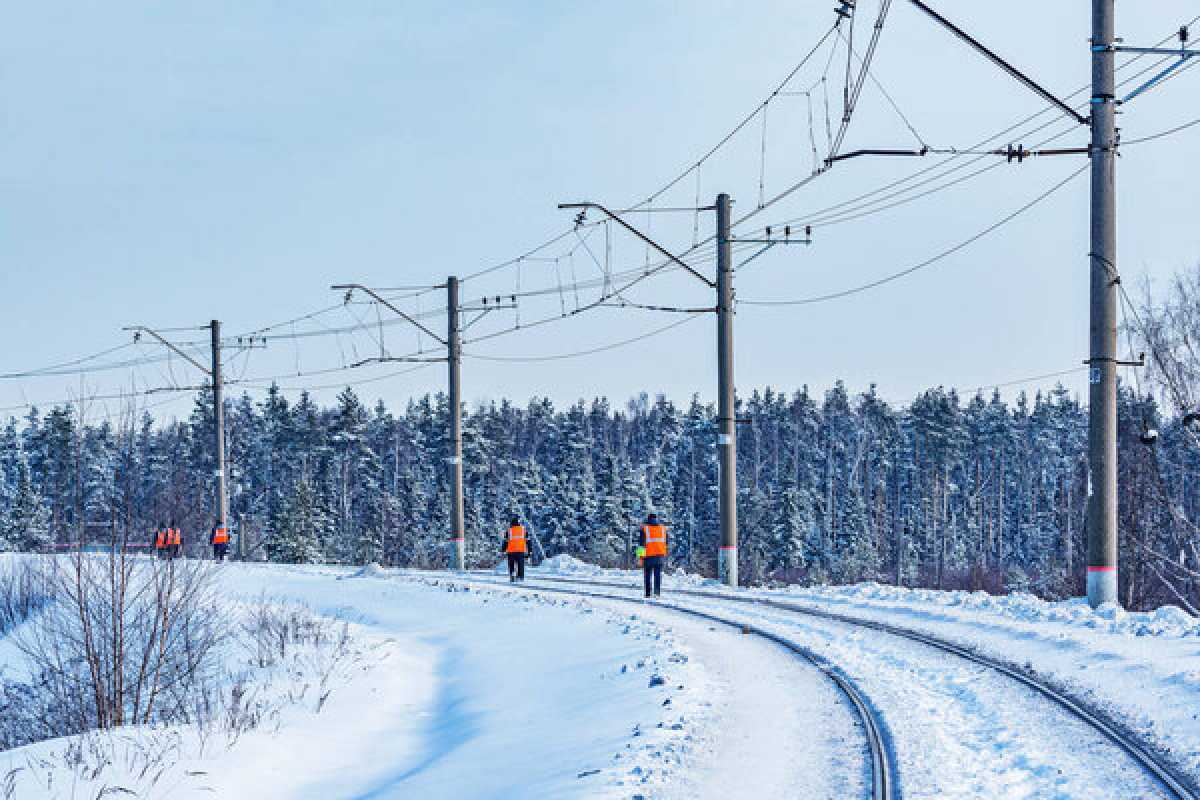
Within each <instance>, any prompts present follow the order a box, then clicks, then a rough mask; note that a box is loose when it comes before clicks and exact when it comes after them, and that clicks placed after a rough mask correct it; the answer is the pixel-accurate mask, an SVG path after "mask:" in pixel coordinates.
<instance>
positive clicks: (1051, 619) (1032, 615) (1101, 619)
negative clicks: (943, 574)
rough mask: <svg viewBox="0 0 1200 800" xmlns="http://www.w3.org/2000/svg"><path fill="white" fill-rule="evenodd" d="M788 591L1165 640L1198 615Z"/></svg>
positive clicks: (1170, 609)
mask: <svg viewBox="0 0 1200 800" xmlns="http://www.w3.org/2000/svg"><path fill="white" fill-rule="evenodd" d="M785 593H786V594H788V595H792V596H796V597H802V598H806V599H812V600H818V601H822V602H829V603H835V602H836V603H846V604H850V605H856V606H871V607H876V608H893V609H896V610H898V611H904V612H907V613H914V612H918V611H919V612H920V613H924V614H927V615H932V614H941V615H943V616H945V617H946V618H958V619H965V618H967V617H971V616H974V617H977V618H978V617H979V616H981V615H983V616H987V617H990V618H993V619H992V622H994V623H996V624H1003V622H1005V621H1011V622H1018V623H1025V624H1033V625H1037V624H1041V623H1049V624H1053V625H1066V626H1072V627H1079V628H1086V629H1087V630H1089V631H1095V632H1099V633H1108V634H1113V635H1124V636H1139V637H1145V636H1156V637H1163V638H1168V639H1178V638H1185V637H1200V618H1197V617H1193V616H1191V615H1190V614H1188V613H1187V612H1186V611H1184V610H1183V609H1181V608H1178V607H1176V606H1163V607H1162V608H1159V609H1156V610H1155V611H1147V612H1129V611H1124V610H1122V609H1121V608H1119V607H1118V606H1116V605H1112V604H1107V605H1103V606H1101V607H1100V608H1097V609H1095V610H1093V609H1092V608H1091V607H1090V606H1088V604H1087V601H1086V600H1084V599H1083V598H1073V599H1070V600H1060V601H1048V600H1042V599H1040V598H1038V597H1034V596H1033V595H1030V594H1026V593H1024V592H1018V593H1015V594H1010V595H1004V596H995V595H990V594H987V593H986V592H963V591H937V590H933V589H904V588H897V587H895V586H886V585H883V584H878V583H860V584H854V585H851V586H836V587H821V588H808V589H788V590H785Z"/></svg>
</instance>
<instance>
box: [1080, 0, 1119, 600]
mask: <svg viewBox="0 0 1200 800" xmlns="http://www.w3.org/2000/svg"><path fill="white" fill-rule="evenodd" d="M1115 15H1116V14H1115V2H1114V0H1092V102H1091V111H1092V113H1091V132H1092V139H1091V147H1090V149H1089V155H1090V157H1091V160H1092V165H1091V166H1092V170H1091V172H1092V174H1091V183H1092V199H1091V252H1090V254H1089V256H1090V259H1091V313H1090V329H1089V337H1088V341H1089V358H1088V364H1089V367H1090V369H1089V370H1088V384H1089V386H1088V388H1089V392H1088V394H1089V396H1088V568H1087V596H1088V604H1089V605H1091V606H1092V608H1095V607H1096V606H1098V605H1100V604H1101V603H1115V602H1117V601H1118V597H1117V285H1118V282H1119V277H1118V272H1117V266H1116V261H1117V207H1116V173H1117V159H1116V155H1117V154H1116V104H1117V98H1116V72H1115V60H1116V52H1115V51H1114V49H1113V45H1114V41H1113V39H1114V36H1115V30H1114V29H1115V19H1114V18H1115Z"/></svg>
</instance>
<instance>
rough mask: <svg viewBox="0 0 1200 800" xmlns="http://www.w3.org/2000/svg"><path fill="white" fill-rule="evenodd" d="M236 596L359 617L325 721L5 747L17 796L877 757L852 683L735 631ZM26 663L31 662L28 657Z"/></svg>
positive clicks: (560, 608)
mask: <svg viewBox="0 0 1200 800" xmlns="http://www.w3.org/2000/svg"><path fill="white" fill-rule="evenodd" d="M221 586H222V594H223V595H224V596H226V597H228V598H229V599H230V600H233V601H239V600H244V601H248V602H249V601H255V600H256V599H258V598H260V597H261V596H262V595H263V593H264V592H265V593H266V595H267V596H269V597H270V598H272V599H273V602H299V603H304V604H306V605H307V606H308V607H309V608H311V609H313V610H314V611H315V612H316V613H318V614H322V615H328V616H331V617H336V618H339V619H348V620H352V621H353V623H354V626H353V632H354V636H355V640H356V642H357V645H356V646H357V648H358V649H359V651H360V652H361V653H362V654H364V657H363V658H359V659H356V660H355V661H354V662H353V665H352V667H350V668H347V669H344V670H342V671H341V672H340V673H339V675H338V676H337V677H336V679H334V680H332V681H331V682H330V691H329V693H328V696H327V697H326V698H325V699H324V700H323V702H321V703H320V708H319V710H318V708H317V706H318V704H317V702H316V700H315V698H316V693H315V692H311V690H310V694H309V697H308V701H307V702H300V703H296V704H292V705H288V706H286V708H285V709H284V710H283V711H282V712H280V713H279V714H278V715H277V718H276V719H273V720H272V722H271V724H268V725H263V726H260V727H259V728H258V729H256V730H252V731H249V732H247V733H245V734H243V735H241V736H240V737H239V738H238V740H237V741H236V742H233V743H230V742H226V741H222V740H221V739H220V737H219V736H214V735H213V734H212V733H211V732H207V733H205V732H200V731H196V730H191V729H187V728H179V729H172V730H146V729H138V728H127V729H123V730H121V731H120V732H118V733H115V734H103V735H99V734H97V735H91V736H86V737H68V738H65V739H58V740H52V741H48V742H41V743H38V744H35V745H31V746H28V747H23V748H18V749H15V750H11V751H9V752H6V753H0V777H2V776H3V775H4V774H6V773H9V772H10V770H17V772H15V773H13V774H14V787H15V788H14V789H13V791H11V792H10V793H9V796H11V797H18V798H27V797H28V798H40V797H46V798H60V797H61V798H93V797H96V796H97V794H98V793H99V792H101V791H103V790H104V789H106V788H107V789H108V790H110V791H113V790H116V789H124V790H129V791H133V792H135V795H134V796H138V797H145V798H171V799H172V800H173V799H174V798H193V797H195V798H198V797H228V798H242V797H253V798H256V800H266V799H267V798H314V800H315V799H316V798H322V799H324V798H343V797H345V798H389V797H421V798H459V797H468V798H476V797H478V798H491V797H495V798H502V797H503V798H524V797H529V798H543V797H544V798H569V797H614V798H615V797H621V798H629V797H635V796H639V795H640V796H643V797H647V798H648V797H679V798H684V797H687V798H691V797H730V796H736V795H737V794H738V790H739V789H741V788H745V787H747V786H757V787H759V788H761V790H762V794H761V795H760V796H764V797H773V796H780V795H783V794H787V795H796V794H797V793H799V794H801V795H802V796H806V797H814V798H821V797H828V798H835V797H846V796H855V795H856V794H858V793H859V788H858V787H859V786H860V784H861V781H862V769H863V764H862V756H861V753H860V752H859V749H860V747H861V745H860V743H859V741H858V736H857V734H856V733H855V731H854V728H853V724H854V723H853V720H852V719H851V718H850V716H849V713H848V712H847V711H846V710H845V709H844V708H842V706H841V705H840V704H839V702H838V699H837V697H836V696H835V694H834V693H833V691H832V690H831V689H830V688H829V687H828V686H827V685H826V684H825V683H824V680H823V679H822V678H820V677H819V673H817V672H816V670H814V669H812V668H811V667H808V666H806V665H805V664H803V663H802V662H800V661H797V660H796V659H794V658H792V657H790V656H789V655H788V654H786V652H785V651H783V650H781V649H780V648H777V647H774V646H771V645H768V644H765V643H763V642H760V641H757V640H754V639H752V638H750V637H744V636H740V635H739V634H738V633H737V632H736V631H731V630H727V629H723V628H719V627H717V626H711V625H707V624H704V623H700V622H692V621H688V620H681V619H679V618H677V617H678V615H674V614H671V613H670V612H667V611H662V610H656V609H642V608H631V607H629V606H626V605H623V604H619V603H614V602H602V601H582V600H574V599H567V598H559V597H551V596H546V595H543V596H541V597H531V596H529V595H528V594H513V593H510V592H508V591H507V590H491V589H484V590H480V589H466V588H464V587H462V586H460V585H457V584H455V583H452V582H447V581H445V580H442V579H439V578H437V577H435V576H427V577H423V578H421V579H418V580H413V579H410V578H400V577H397V576H387V575H382V574H381V573H379V572H377V571H361V572H355V571H352V570H345V569H337V568H324V567H312V568H302V567H283V566H268V565H240V564H229V565H225V567H224V568H223V569H222V572H221ZM5 652H6V653H7V655H8V659H9V663H8V666H9V668H12V667H13V666H15V664H14V663H13V660H14V659H15V658H16V655H15V654H14V653H13V652H11V651H5ZM277 680H278V681H279V682H280V683H279V688H280V689H281V690H283V689H286V690H287V691H289V692H293V693H298V692H300V691H301V690H302V689H303V688H304V687H305V686H307V685H308V684H309V683H311V682H312V681H313V680H314V676H313V675H310V674H306V673H305V671H304V670H303V669H302V668H301V667H297V668H296V670H294V671H292V672H290V673H289V674H281V675H279V676H277ZM779 686H787V687H789V689H790V690H791V691H790V692H789V693H788V694H787V696H786V697H783V698H781V697H780V694H779V692H778V691H777V687H779ZM831 732H832V734H833V735H830V734H831ZM81 754H82V755H81ZM122 796H125V795H122ZM0 797H5V794H4V792H3V790H2V787H0Z"/></svg>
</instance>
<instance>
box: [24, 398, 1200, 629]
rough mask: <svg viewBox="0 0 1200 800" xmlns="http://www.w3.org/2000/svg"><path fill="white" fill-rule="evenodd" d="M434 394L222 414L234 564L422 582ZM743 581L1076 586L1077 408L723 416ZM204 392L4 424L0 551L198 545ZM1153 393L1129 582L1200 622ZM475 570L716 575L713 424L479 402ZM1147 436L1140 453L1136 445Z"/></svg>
mask: <svg viewBox="0 0 1200 800" xmlns="http://www.w3.org/2000/svg"><path fill="white" fill-rule="evenodd" d="M447 411H448V404H447V400H446V397H445V396H444V395H442V394H436V395H425V396H423V397H419V398H413V399H411V400H409V401H408V403H407V405H406V406H405V408H404V409H403V411H399V412H398V411H394V410H392V409H389V408H388V407H387V406H386V405H385V404H384V403H383V402H382V401H379V402H377V403H376V404H375V405H374V406H367V405H364V404H363V402H362V401H361V400H360V398H359V397H358V396H357V395H356V394H355V393H354V392H353V391H352V390H350V389H346V390H345V391H343V392H342V393H341V394H340V395H339V396H338V398H337V401H336V403H335V404H334V405H333V406H332V407H327V408H322V407H319V406H318V405H317V404H316V403H315V402H314V401H313V400H312V398H311V397H310V396H309V395H308V394H301V395H300V396H299V398H298V399H297V400H296V401H295V402H289V401H288V400H287V399H286V398H285V397H284V396H283V394H282V392H281V391H280V390H279V389H278V388H276V387H273V388H272V389H271V390H269V391H268V392H267V393H266V395H265V397H264V398H263V399H262V400H261V401H257V402H256V401H255V400H254V399H252V398H251V397H250V396H248V395H243V396H242V397H240V398H236V399H232V400H229V401H227V409H226V424H227V448H228V451H229V452H228V462H229V478H230V480H229V490H230V509H231V519H232V521H233V523H234V526H235V528H236V530H237V532H238V533H239V535H240V537H241V542H240V548H241V552H242V554H243V555H244V556H245V557H249V558H265V559H270V560H274V561H283V562H295V563H309V562H336V563H366V562H370V561H379V562H382V563H384V564H387V565H397V566H418V567H435V566H440V565H443V564H445V563H446V560H447V556H448V551H447V549H446V547H445V542H446V540H447V538H448V535H449V533H448V532H449V519H448V513H447V512H448V504H449V491H450V486H449V481H448V478H449V473H448V470H447V469H446V466H445V465H446V458H447V455H448V451H447V442H446V430H447V425H446V423H447V417H448V414H447ZM737 414H738V417H739V419H740V420H742V424H739V440H738V447H737V458H738V495H739V496H738V505H739V518H740V550H739V559H740V568H741V570H742V574H743V575H744V576H745V579H747V580H750V581H753V582H756V583H765V582H771V581H776V582H778V581H787V582H798V583H806V584H813V583H823V582H837V583H844V582H853V581H861V580H876V581H881V582H887V583H896V584H902V585H907V586H922V587H938V588H972V589H985V590H988V591H996V592H1000V591H1011V590H1029V591H1033V592H1036V593H1038V594H1040V595H1043V596H1046V597H1056V598H1057V597H1066V596H1073V595H1078V594H1081V593H1082V592H1083V583H1082V580H1083V575H1084V566H1085V564H1086V549H1085V548H1086V529H1085V528H1086V498H1087V455H1086V440H1087V412H1086V408H1085V407H1084V406H1082V405H1081V403H1080V402H1079V400H1078V399H1077V398H1075V397H1073V396H1072V395H1071V394H1070V393H1069V392H1068V391H1066V390H1065V389H1062V388H1061V387H1060V388H1058V389H1055V390H1053V391H1050V392H1047V393H1038V394H1036V395H1034V396H1032V397H1030V396H1028V395H1026V394H1020V395H1018V396H1017V397H1016V398H1015V400H1014V401H1013V402H1012V403H1011V404H1010V403H1008V402H1006V401H1005V400H1004V399H1003V398H1002V397H1001V396H1000V394H999V393H995V394H992V395H990V396H985V395H983V394H977V395H975V396H972V397H968V398H962V397H960V396H959V395H958V394H957V393H956V392H955V391H953V390H948V389H944V388H933V389H929V390H927V391H924V392H922V393H920V394H919V395H918V396H917V397H916V398H915V399H914V400H913V401H912V402H911V403H910V404H909V405H907V406H905V407H893V406H892V405H890V404H889V403H887V402H886V401H885V400H883V399H882V398H881V397H880V396H879V395H878V393H877V392H876V390H875V389H874V387H871V388H869V389H868V390H867V391H864V392H859V393H857V394H852V393H851V392H850V391H849V390H848V389H847V388H846V387H845V386H844V385H842V384H841V383H838V384H837V385H835V386H834V387H833V388H832V389H829V390H828V391H826V392H824V393H823V394H822V395H820V396H817V395H815V394H813V393H811V392H810V391H809V390H808V389H807V388H802V389H800V390H798V391H795V392H793V393H790V394H786V393H782V392H778V391H775V390H772V389H764V390H760V391H754V392H752V393H750V394H749V395H747V396H743V397H741V398H739V401H738V412H737ZM212 416H213V406H212V398H211V394H209V393H207V392H201V393H199V394H198V396H197V397H196V401H195V404H194V408H193V410H192V412H191V415H190V417H189V418H187V419H186V420H173V421H169V422H162V423H159V422H156V420H155V419H153V418H152V416H150V415H149V414H148V413H141V414H140V415H139V414H135V413H133V412H129V413H127V414H125V415H124V416H122V417H119V418H117V419H115V420H99V421H91V422H89V421H88V418H87V414H86V413H83V412H82V411H81V409H80V407H72V406H66V407H59V408H53V409H50V410H49V411H47V412H45V413H42V412H39V411H38V410H36V409H35V410H31V411H30V412H29V413H28V414H27V415H25V416H24V417H23V418H22V419H10V420H9V421H8V422H7V424H6V425H5V426H4V427H3V428H2V429H0V548H3V549H13V550H47V549H51V548H53V547H54V546H56V545H58V546H62V545H69V544H72V543H77V542H79V541H81V540H82V541H85V542H112V541H117V542H122V543H126V544H144V543H147V542H149V541H150V537H151V534H152V531H153V530H154V528H155V527H156V526H158V525H160V524H163V523H166V522H168V521H170V520H174V521H175V522H176V523H177V524H178V525H179V526H180V527H182V528H183V529H184V531H185V535H186V537H187V540H186V542H185V546H186V547H187V548H188V549H189V551H190V552H192V553H193V554H197V555H198V554H200V553H201V552H203V550H202V548H203V546H204V545H206V544H207V541H206V537H207V531H208V529H209V528H210V527H211V525H212V522H213V517H212V508H213V496H214V493H215V486H214V483H215V478H214V467H215V464H214V458H213V452H212V444H211V443H212V436H211V425H212ZM1180 422H1181V421H1180V419H1178V418H1171V419H1162V418H1160V411H1159V408H1158V405H1157V404H1156V402H1155V401H1154V400H1153V399H1152V398H1151V397H1149V396H1148V394H1146V393H1139V392H1135V391H1133V390H1132V389H1130V388H1128V387H1123V388H1122V390H1121V393H1120V404H1119V427H1120V471H1121V472H1120V482H1119V485H1120V530H1121V537H1122V540H1121V552H1122V562H1121V576H1120V578H1121V587H1122V593H1123V600H1124V601H1125V603H1126V604H1127V605H1128V606H1129V607H1131V608H1151V607H1155V606H1157V605H1160V604H1162V603H1165V602H1170V603H1174V604H1177V605H1182V606H1184V607H1185V608H1189V609H1190V610H1194V609H1195V608H1196V607H1197V606H1198V605H1200V581H1198V580H1197V578H1200V576H1198V575H1197V573H1196V571H1195V570H1196V569H1197V565H1198V564H1200V559H1198V558H1197V556H1198V554H1197V549H1196V541H1197V539H1196V534H1195V531H1196V529H1195V527H1194V525H1193V523H1192V520H1196V519H1198V518H1200V516H1198V515H1200V507H1198V504H1200V496H1198V495H1197V491H1196V486H1195V482H1194V480H1193V476H1194V475H1196V474H1197V467H1198V466H1200V464H1198V463H1197V460H1198V456H1200V450H1198V449H1197V443H1196V442H1195V441H1194V440H1193V439H1192V437H1191V435H1190V434H1189V433H1188V432H1187V431H1186V430H1184V429H1183V427H1182V426H1181V424H1180ZM463 424H464V445H463V449H464V453H463V455H464V458H463V467H464V479H465V484H466V497H465V510H466V521H467V559H468V562H469V563H470V564H471V565H476V566H479V565H490V564H492V563H494V561H495V559H496V558H497V557H498V555H499V551H500V537H501V535H502V532H503V531H504V529H505V528H506V526H507V522H508V519H509V517H510V516H511V515H513V514H516V515H519V516H520V517H521V518H522V519H523V520H524V521H525V523H526V525H527V527H528V528H529V529H530V532H531V534H532V536H533V538H534V552H535V554H536V555H537V556H539V557H545V556H553V555H556V554H560V553H567V554H570V555H573V556H576V557H579V558H582V559H585V560H588V561H591V562H594V563H599V564H602V565H613V566H619V565H624V564H627V563H629V559H630V557H631V541H635V532H636V528H637V525H638V523H639V521H640V520H641V519H642V518H643V517H644V516H645V514H646V513H647V512H648V511H650V510H654V511H656V512H657V513H658V515H659V516H660V517H661V518H663V519H664V520H665V521H666V522H667V523H668V524H669V526H670V531H671V535H672V565H673V566H678V567H682V568H684V569H687V570H689V571H692V572H698V573H703V574H712V573H713V572H714V570H715V566H716V565H715V554H716V550H717V544H718V541H717V537H718V522H717V520H718V516H717V460H716V424H715V409H714V407H713V406H712V405H711V404H707V403H703V402H701V401H700V400H699V399H697V398H693V399H692V400H691V401H690V402H689V403H688V404H686V405H682V406H681V405H676V404H675V403H673V402H671V401H670V400H668V399H667V398H665V397H656V398H651V397H649V396H648V395H642V396H640V397H638V398H635V399H634V400H632V401H630V402H628V403H627V404H626V405H625V406H624V407H623V408H616V407H613V406H612V405H610V403H609V402H608V401H607V400H605V399H603V398H600V399H595V400H592V401H590V402H584V401H580V402H577V403H574V404H572V405H570V406H569V407H567V408H555V406H554V405H553V404H552V403H551V402H550V401H549V400H547V399H544V398H534V399H533V400H531V401H530V402H529V403H528V404H527V405H525V406H524V407H518V406H516V405H513V404H511V403H510V402H507V401H504V402H499V403H495V402H489V403H487V404H483V405H480V406H477V407H475V408H473V409H469V410H467V412H466V413H465V415H464V423H463ZM1148 429H1155V430H1160V431H1161V435H1160V436H1159V437H1158V440H1157V443H1155V444H1154V445H1147V444H1144V443H1143V442H1142V439H1143V438H1145V437H1144V433H1145V431H1146V430H1148Z"/></svg>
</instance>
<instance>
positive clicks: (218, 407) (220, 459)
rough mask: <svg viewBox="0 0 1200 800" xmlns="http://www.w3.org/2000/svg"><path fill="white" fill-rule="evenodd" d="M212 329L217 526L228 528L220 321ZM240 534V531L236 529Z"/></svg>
mask: <svg viewBox="0 0 1200 800" xmlns="http://www.w3.org/2000/svg"><path fill="white" fill-rule="evenodd" d="M209 327H210V328H211V329H212V373H211V375H212V393H213V434H214V440H213V445H214V448H215V450H214V452H215V453H216V457H217V470H216V477H217V503H216V505H217V527H218V528H224V529H225V530H226V531H228V530H229V492H228V491H227V489H226V486H227V484H226V480H227V476H226V474H225V381H224V379H223V378H222V377H221V322H220V320H215V319H214V320H213V321H212V322H210V323H209ZM238 536H239V537H240V536H241V531H238Z"/></svg>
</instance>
